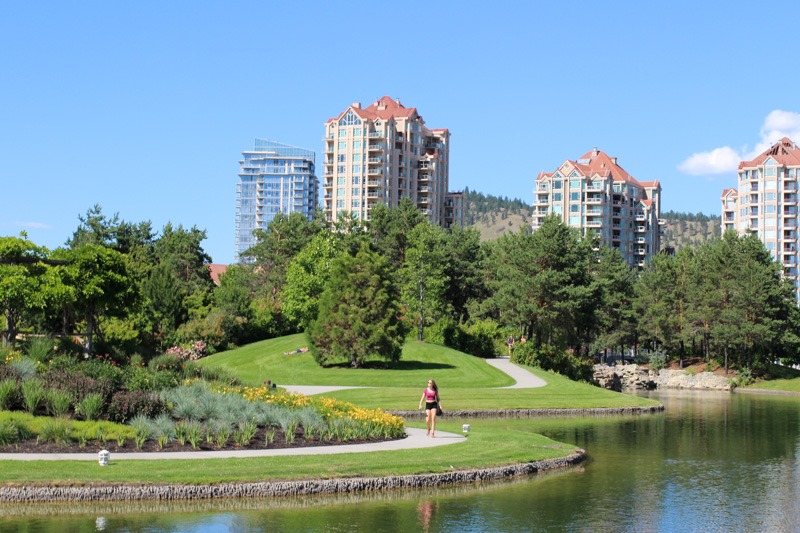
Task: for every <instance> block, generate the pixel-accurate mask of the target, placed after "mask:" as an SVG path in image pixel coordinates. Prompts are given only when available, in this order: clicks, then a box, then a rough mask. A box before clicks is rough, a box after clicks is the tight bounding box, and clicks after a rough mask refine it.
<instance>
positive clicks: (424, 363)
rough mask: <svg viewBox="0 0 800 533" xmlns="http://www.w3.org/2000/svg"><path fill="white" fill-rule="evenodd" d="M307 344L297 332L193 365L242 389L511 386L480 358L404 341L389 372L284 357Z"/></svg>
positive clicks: (377, 365) (379, 365) (380, 365)
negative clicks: (226, 376) (221, 372)
mask: <svg viewBox="0 0 800 533" xmlns="http://www.w3.org/2000/svg"><path fill="white" fill-rule="evenodd" d="M307 346H308V340H307V339H306V336H305V335H304V334H302V333H300V334H297V335H288V336H286V337H280V338H277V339H269V340H266V341H261V342H256V343H253V344H248V345H247V346H242V347H241V348H237V349H235V350H230V351H227V352H221V353H218V354H214V355H212V356H209V357H206V358H204V359H201V360H200V361H198V363H199V364H200V365H201V366H206V367H212V368H224V369H226V370H228V371H230V372H232V373H234V374H235V375H236V376H237V377H238V378H239V379H240V380H241V381H242V382H243V383H245V384H248V385H261V384H262V383H263V382H264V380H266V379H269V380H271V381H273V382H275V383H277V384H278V385H280V384H290V385H350V386H368V387H369V386H372V387H374V386H378V387H382V386H390V387H420V388H424V387H425V384H426V383H427V381H428V379H429V378H430V377H431V376H435V379H437V380H442V381H446V382H448V383H452V384H453V385H452V386H457V387H472V388H475V387H505V386H508V385H511V384H513V383H514V380H513V379H511V378H510V377H509V376H508V375H506V374H505V373H503V372H501V371H499V370H497V369H496V368H493V367H491V366H489V365H487V364H486V362H485V361H484V360H482V359H479V358H477V357H473V356H471V355H467V354H464V353H462V352H458V351H456V350H453V349H450V348H446V347H444V346H439V345H437V344H429V343H424V342H417V341H410V342H407V343H406V344H405V345H404V346H403V355H402V357H401V359H400V362H399V363H398V364H397V365H396V366H395V367H393V368H385V363H384V362H382V361H373V362H370V363H369V364H368V365H367V367H366V368H358V369H354V368H349V367H347V366H336V367H330V368H322V367H320V366H319V365H318V364H317V363H316V361H314V358H313V357H312V356H311V354H310V353H308V352H306V353H298V354H290V355H284V353H285V352H291V351H293V350H296V349H298V348H303V347H307Z"/></svg>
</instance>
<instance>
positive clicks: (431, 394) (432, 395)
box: [425, 388, 436, 402]
mask: <svg viewBox="0 0 800 533" xmlns="http://www.w3.org/2000/svg"><path fill="white" fill-rule="evenodd" d="M425 401H426V402H435V401H436V391H435V390H430V389H428V388H426V389H425Z"/></svg>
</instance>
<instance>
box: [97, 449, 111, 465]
mask: <svg viewBox="0 0 800 533" xmlns="http://www.w3.org/2000/svg"><path fill="white" fill-rule="evenodd" d="M110 460H111V452H109V451H108V450H102V451H100V453H98V454H97V462H98V463H100V466H108V462H109V461H110Z"/></svg>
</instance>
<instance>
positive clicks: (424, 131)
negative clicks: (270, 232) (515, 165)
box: [323, 96, 461, 227]
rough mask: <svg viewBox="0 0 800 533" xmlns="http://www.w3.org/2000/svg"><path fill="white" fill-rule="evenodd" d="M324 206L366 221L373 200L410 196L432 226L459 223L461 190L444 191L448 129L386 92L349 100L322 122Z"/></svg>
mask: <svg viewBox="0 0 800 533" xmlns="http://www.w3.org/2000/svg"><path fill="white" fill-rule="evenodd" d="M324 141H325V154H324V168H325V170H324V174H323V191H324V194H323V209H324V212H325V217H326V219H327V220H328V222H335V221H336V219H337V217H338V216H339V214H340V213H342V212H345V211H348V212H350V213H353V214H354V215H355V216H356V217H357V218H359V219H361V220H369V218H370V217H369V213H370V209H372V207H373V206H375V205H377V204H386V205H388V206H390V207H394V206H397V205H398V203H399V202H400V200H402V199H403V198H410V199H411V200H412V201H413V202H414V204H415V205H416V206H417V207H418V208H419V210H420V211H421V212H422V213H423V214H424V215H425V216H426V217H427V218H428V219H429V220H430V221H431V222H433V223H434V224H437V225H439V226H443V227H449V226H450V225H451V224H454V223H461V219H460V218H459V217H460V213H461V203H460V202H461V201H460V200H459V198H458V197H457V196H458V195H459V194H460V193H453V195H448V190H447V189H448V179H449V166H450V158H449V151H450V132H449V131H448V130H447V129H428V128H427V127H426V126H425V121H424V120H423V119H422V116H421V115H420V114H419V113H418V112H417V110H416V108H413V107H408V108H407V107H405V106H403V105H402V104H401V103H400V100H393V99H392V98H389V97H388V96H384V97H383V98H380V99H379V100H377V101H376V102H375V103H373V104H372V105H370V106H369V107H365V108H362V107H361V104H360V103H354V104H352V105H350V106H349V107H348V108H347V109H345V110H344V111H342V112H341V113H340V114H339V115H338V116H337V117H334V118H331V119H328V121H327V122H326V123H325V139H324Z"/></svg>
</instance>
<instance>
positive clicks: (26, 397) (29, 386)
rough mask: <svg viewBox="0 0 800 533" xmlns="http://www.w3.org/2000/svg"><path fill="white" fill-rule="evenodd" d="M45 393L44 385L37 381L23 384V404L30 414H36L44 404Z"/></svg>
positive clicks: (33, 380)
mask: <svg viewBox="0 0 800 533" xmlns="http://www.w3.org/2000/svg"><path fill="white" fill-rule="evenodd" d="M44 397H45V391H44V386H43V385H42V383H41V382H40V381H38V380H35V379H29V380H28V381H24V382H22V404H23V406H24V407H25V410H26V411H27V412H28V413H30V414H32V415H33V414H36V410H37V409H38V408H39V406H40V405H42V403H43V402H44Z"/></svg>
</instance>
